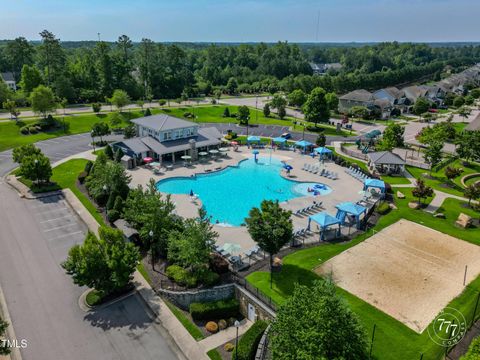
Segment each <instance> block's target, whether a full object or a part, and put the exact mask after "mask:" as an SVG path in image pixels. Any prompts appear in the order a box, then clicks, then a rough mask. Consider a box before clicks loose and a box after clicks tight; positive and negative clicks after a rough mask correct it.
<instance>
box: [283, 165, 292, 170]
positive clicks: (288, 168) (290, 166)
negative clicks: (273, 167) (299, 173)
mask: <svg viewBox="0 0 480 360" xmlns="http://www.w3.org/2000/svg"><path fill="white" fill-rule="evenodd" d="M283 168H284V169H285V170H293V167H292V165H288V164H283Z"/></svg>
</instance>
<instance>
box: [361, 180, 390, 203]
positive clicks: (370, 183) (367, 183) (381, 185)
mask: <svg viewBox="0 0 480 360" xmlns="http://www.w3.org/2000/svg"><path fill="white" fill-rule="evenodd" d="M369 188H377V189H380V193H381V194H382V198H383V197H385V191H386V189H385V182H384V181H382V180H379V179H365V180H364V181H363V191H367V190H368V189H369Z"/></svg>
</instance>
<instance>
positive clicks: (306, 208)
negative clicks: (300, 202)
mask: <svg viewBox="0 0 480 360" xmlns="http://www.w3.org/2000/svg"><path fill="white" fill-rule="evenodd" d="M322 204H323V202H321V201H320V202H319V203H316V204H312V205H310V206H307V207H304V208H302V209H299V210H297V211H295V212H294V213H293V214H294V215H302V214H304V213H307V212H309V211H313V210H316V209H319V208H321V207H322Z"/></svg>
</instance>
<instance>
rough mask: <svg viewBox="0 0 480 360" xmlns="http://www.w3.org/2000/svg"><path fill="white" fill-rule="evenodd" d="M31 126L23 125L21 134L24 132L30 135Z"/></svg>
mask: <svg viewBox="0 0 480 360" xmlns="http://www.w3.org/2000/svg"><path fill="white" fill-rule="evenodd" d="M28 128H29V126H28V125H25V126H22V127H21V128H20V134H23V135H28V134H30V131H29V130H28Z"/></svg>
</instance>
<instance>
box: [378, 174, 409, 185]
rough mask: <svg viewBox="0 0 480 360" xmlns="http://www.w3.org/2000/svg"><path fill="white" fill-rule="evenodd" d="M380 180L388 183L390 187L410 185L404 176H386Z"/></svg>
mask: <svg viewBox="0 0 480 360" xmlns="http://www.w3.org/2000/svg"><path fill="white" fill-rule="evenodd" d="M381 178H382V180H383V181H385V182H387V183H389V184H390V185H403V184H410V181H408V179H407V178H406V177H405V176H388V175H382V176H381Z"/></svg>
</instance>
